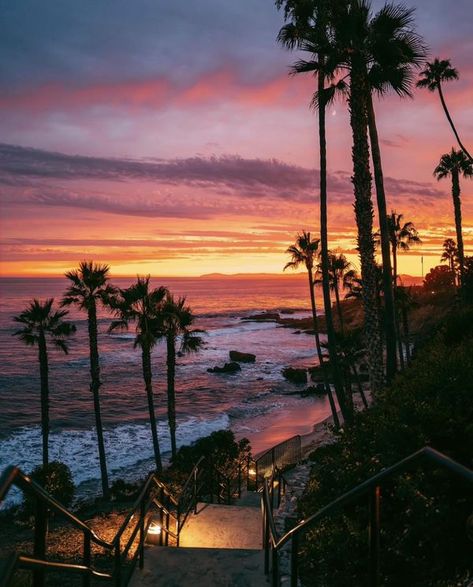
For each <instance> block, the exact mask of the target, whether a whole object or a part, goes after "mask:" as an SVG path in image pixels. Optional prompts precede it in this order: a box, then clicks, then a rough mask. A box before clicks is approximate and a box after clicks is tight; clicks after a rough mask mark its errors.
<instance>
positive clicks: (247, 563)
mask: <svg viewBox="0 0 473 587" xmlns="http://www.w3.org/2000/svg"><path fill="white" fill-rule="evenodd" d="M266 585H269V583H268V581H267V579H266V577H265V575H264V555H263V552H262V551H261V550H258V551H256V550H248V549H213V548H166V547H158V546H157V547H153V548H150V549H147V550H146V552H145V566H144V569H143V570H142V571H140V570H139V569H136V570H135V572H134V574H133V577H132V580H131V582H130V587H147V586H149V587H151V586H153V587H154V586H156V587H264V586H266Z"/></svg>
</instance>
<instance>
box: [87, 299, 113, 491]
mask: <svg viewBox="0 0 473 587" xmlns="http://www.w3.org/2000/svg"><path fill="white" fill-rule="evenodd" d="M88 328H89V350H90V379H91V382H90V391H91V392H92V397H93V400H94V413H95V428H96V430H97V441H98V446H99V463H100V477H101V480H102V495H103V498H104V499H108V498H109V497H110V491H109V487H108V473H107V461H106V458H105V444H104V439H103V425H102V415H101V412H100V395H99V389H100V385H101V382H100V363H99V350H98V342H97V339H98V335H97V307H96V305H95V301H94V302H93V303H92V305H91V306H90V307H89V309H88Z"/></svg>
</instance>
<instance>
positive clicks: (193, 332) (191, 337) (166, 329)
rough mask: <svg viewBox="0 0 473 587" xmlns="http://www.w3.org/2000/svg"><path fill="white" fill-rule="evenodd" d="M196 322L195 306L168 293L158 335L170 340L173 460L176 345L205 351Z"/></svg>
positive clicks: (173, 445) (184, 349)
mask: <svg viewBox="0 0 473 587" xmlns="http://www.w3.org/2000/svg"><path fill="white" fill-rule="evenodd" d="M194 321H195V315H194V314H193V312H192V309H191V307H190V306H188V305H186V298H185V297H183V298H179V299H178V300H177V301H176V300H175V299H174V297H173V296H172V295H171V294H170V293H168V294H167V295H166V299H165V300H164V303H163V306H162V309H161V311H160V314H159V325H158V336H162V337H163V338H165V339H166V349H167V360H166V364H167V396H168V422H169V432H170V435H171V452H172V458H173V459H174V458H175V457H176V454H177V446H176V395H175V380H176V344H177V343H178V342H179V350H180V352H181V353H196V352H198V351H199V350H200V349H201V348H202V346H203V339H202V337H201V336H199V334H202V333H203V332H204V331H203V330H197V329H191V326H192V324H193V323H194Z"/></svg>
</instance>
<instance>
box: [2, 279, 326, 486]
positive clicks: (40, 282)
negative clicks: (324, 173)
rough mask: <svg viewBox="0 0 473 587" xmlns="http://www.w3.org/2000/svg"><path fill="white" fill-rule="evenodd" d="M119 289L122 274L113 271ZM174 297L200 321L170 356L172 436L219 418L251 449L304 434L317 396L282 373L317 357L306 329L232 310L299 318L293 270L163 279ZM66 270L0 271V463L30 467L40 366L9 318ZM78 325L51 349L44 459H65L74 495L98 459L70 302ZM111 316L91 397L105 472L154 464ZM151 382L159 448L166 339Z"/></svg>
mask: <svg viewBox="0 0 473 587" xmlns="http://www.w3.org/2000/svg"><path fill="white" fill-rule="evenodd" d="M113 282H114V283H115V284H116V285H118V286H119V287H126V286H127V285H129V284H130V283H131V282H132V280H131V279H124V278H122V279H116V280H114V281H113ZM153 285H154V286H158V285H166V286H167V287H169V288H170V289H171V291H172V292H173V293H174V294H176V295H186V296H187V301H188V303H189V304H190V305H191V307H192V308H193V310H194V312H195V313H196V315H197V316H198V318H197V321H196V327H198V328H203V329H205V330H206V335H205V348H204V349H203V350H202V351H201V352H200V353H198V354H192V355H187V356H183V357H181V358H179V359H178V365H177V372H176V395H177V399H176V404H177V425H178V428H177V440H178V444H179V445H183V444H189V443H190V442H192V441H194V440H196V439H197V438H199V437H201V436H205V435H207V434H210V433H211V432H212V431H214V430H219V429H222V428H230V429H232V430H233V431H234V432H235V434H236V436H237V437H238V438H241V437H243V436H246V437H247V438H249V439H250V441H251V442H252V446H253V452H254V453H256V452H259V451H261V450H264V449H266V448H269V447H270V446H271V445H272V444H273V443H274V442H278V441H279V440H283V439H284V438H285V437H288V436H291V435H292V434H297V433H306V432H309V431H310V430H311V429H312V426H313V424H314V423H315V422H318V421H321V420H323V419H324V418H325V417H327V415H329V412H330V408H329V406H328V402H327V400H326V399H325V398H322V399H320V398H301V397H300V396H299V395H298V394H294V392H295V391H297V389H298V388H297V387H296V386H294V385H292V384H291V383H289V382H287V381H285V380H284V378H283V377H282V374H281V370H282V368H283V367H285V366H288V365H291V366H309V365H313V364H315V363H316V357H315V350H314V341H313V338H312V337H311V336H308V335H305V334H299V335H297V334H295V333H294V331H293V330H292V329H290V328H282V327H280V326H279V325H277V324H276V323H274V322H252V321H246V320H242V318H245V317H249V316H251V315H252V314H255V313H258V312H260V311H263V310H278V311H282V312H287V311H288V310H290V311H291V312H293V314H292V315H293V316H294V317H303V316H308V315H309V313H308V300H307V289H306V288H307V286H306V282H305V280H303V279H302V278H297V277H293V278H281V279H276V278H265V277H251V278H228V277H227V278H213V279H204V278H172V279H171V278H168V279H162V280H156V281H155V282H153ZM66 286H67V283H66V280H65V279H52V278H51V279H45V278H41V279H40V278H31V279H13V278H2V279H0V299H1V305H0V365H1V369H0V471H1V470H2V469H3V468H4V467H5V466H7V465H9V464H15V465H18V466H20V467H21V468H22V469H23V470H25V471H30V470H31V469H32V468H33V467H34V466H36V465H37V464H39V463H40V462H41V431H40V426H39V423H40V393H39V367H38V361H37V351H36V349H35V348H31V347H25V346H24V345H23V344H22V343H21V342H20V341H19V340H18V339H17V338H16V337H14V336H12V334H13V332H14V331H15V329H16V324H15V323H14V322H13V320H12V317H13V316H14V315H15V314H18V313H20V312H21V311H22V310H23V309H24V308H25V307H26V306H27V304H28V302H29V301H30V300H31V299H32V298H33V297H37V298H39V299H45V298H46V297H54V298H55V299H57V300H60V298H61V295H62V293H63V291H64V289H65V287H66ZM319 297H320V296H319ZM69 318H70V319H71V320H72V321H73V322H74V323H75V324H76V326H77V333H76V335H75V336H74V337H73V338H71V344H70V353H69V355H67V356H66V355H64V354H62V353H60V352H59V351H56V350H53V349H51V351H50V356H49V371H50V372H49V375H50V399H51V405H50V418H51V430H52V432H51V435H50V458H51V459H59V460H61V461H63V462H66V463H67V464H68V465H69V466H70V467H71V469H72V472H73V476H74V480H75V482H76V484H77V485H78V486H79V487H78V489H79V494H87V493H88V492H89V493H93V492H94V491H96V490H97V487H98V478H99V464H98V454H97V448H96V435H95V429H94V415H93V406H92V397H91V394H90V391H89V359H88V338H87V322H86V319H85V315H84V314H83V313H80V312H79V311H77V310H75V309H71V312H70V316H69ZM110 321H111V317H110V315H109V314H108V313H107V312H106V311H105V310H102V311H101V312H100V314H99V353H100V362H101V379H102V382H103V384H102V387H101V406H102V417H103V422H104V429H105V432H104V434H105V444H106V452H107V463H108V468H109V473H110V477H111V479H112V480H113V479H115V478H126V479H133V478H137V477H139V476H141V475H143V474H145V473H146V472H147V471H148V470H149V469H150V468H152V445H151V436H150V429H149V424H148V419H147V414H148V412H147V403H146V395H145V392H144V384H143V380H142V372H141V355H140V351H139V349H134V348H133V339H134V333H133V331H132V330H131V331H130V332H121V333H118V334H108V332H107V329H108V326H109V324H110ZM230 350H239V351H243V352H251V353H254V354H255V355H256V363H254V364H242V365H241V367H242V370H241V371H240V372H238V373H237V374H235V375H222V374H213V373H208V372H207V368H208V367H213V366H215V365H223V364H224V363H225V362H226V361H229V355H228V353H229V351H230ZM152 361H153V388H154V396H155V402H156V413H157V418H158V429H159V435H160V441H161V447H162V450H163V452H164V453H165V454H166V453H168V451H169V449H170V439H169V433H168V429H167V420H166V391H165V389H166V388H165V379H166V371H165V366H166V365H165V362H166V356H165V347H164V344H159V345H157V346H156V348H155V349H154V351H153V358H152Z"/></svg>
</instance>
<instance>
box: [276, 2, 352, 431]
mask: <svg viewBox="0 0 473 587" xmlns="http://www.w3.org/2000/svg"><path fill="white" fill-rule="evenodd" d="M282 6H284V17H285V19H286V20H290V21H291V22H290V23H288V24H286V25H285V26H283V27H282V28H281V30H280V32H279V34H278V41H279V42H280V43H281V44H282V45H283V46H285V47H286V48H288V49H296V48H297V49H302V50H304V51H306V52H309V53H310V54H311V55H312V57H313V59H312V60H311V61H309V62H304V61H298V62H297V63H295V64H294V66H293V68H292V73H293V74H297V73H305V72H312V73H314V75H316V77H317V92H316V96H318V97H319V99H318V100H313V102H312V105H313V106H315V107H316V108H317V111H318V130H319V137H318V138H319V166H320V172H319V194H320V244H321V271H322V292H323V299H324V315H325V324H326V329H327V339H328V351H329V357H330V365H331V366H332V377H333V383H334V387H335V393H336V395H337V399H338V403H339V405H340V406H344V405H345V399H344V390H343V381H342V378H341V376H340V373H341V371H340V369H339V368H338V355H337V349H336V345H337V339H336V334H335V327H334V324H333V316H332V300H331V298H330V284H329V257H328V255H329V248H328V215H327V201H328V198H327V138H326V108H327V105H328V103H329V101H330V96H329V95H327V94H326V92H325V86H326V80H327V79H330V76H331V74H330V73H327V72H329V71H330V67H327V66H326V58H327V56H326V54H325V47H326V45H327V43H326V41H327V35H328V29H329V20H330V8H331V2H330V0H309V1H304V2H301V1H300V0H276V7H277V8H278V9H280V8H281V7H282ZM341 409H342V407H341ZM342 412H343V409H342ZM345 412H347V413H346V414H345V415H344V417H345V416H346V417H348V420H347V422H350V421H351V413H350V412H349V411H347V410H345Z"/></svg>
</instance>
